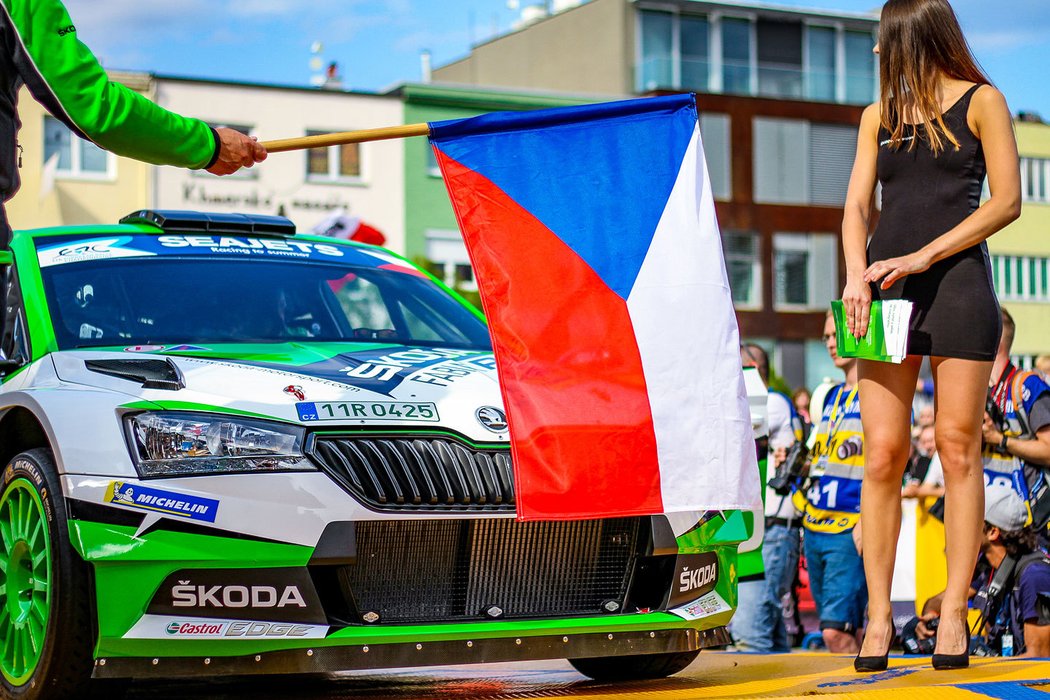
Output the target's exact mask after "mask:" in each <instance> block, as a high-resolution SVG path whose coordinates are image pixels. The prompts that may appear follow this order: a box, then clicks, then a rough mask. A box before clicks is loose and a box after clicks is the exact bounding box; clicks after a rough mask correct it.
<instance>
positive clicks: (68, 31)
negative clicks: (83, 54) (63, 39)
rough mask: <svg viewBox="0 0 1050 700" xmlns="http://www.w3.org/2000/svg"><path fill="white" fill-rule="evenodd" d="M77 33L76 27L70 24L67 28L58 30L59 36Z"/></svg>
mask: <svg viewBox="0 0 1050 700" xmlns="http://www.w3.org/2000/svg"><path fill="white" fill-rule="evenodd" d="M76 31H77V28H76V25H73V24H70V25H68V26H65V27H59V28H58V35H59V36H65V35H66V34H73V33H75V32H76Z"/></svg>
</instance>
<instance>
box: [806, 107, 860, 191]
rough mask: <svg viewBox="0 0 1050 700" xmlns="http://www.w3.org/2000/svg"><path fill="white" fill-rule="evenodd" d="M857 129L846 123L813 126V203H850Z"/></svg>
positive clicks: (810, 171)
mask: <svg viewBox="0 0 1050 700" xmlns="http://www.w3.org/2000/svg"><path fill="white" fill-rule="evenodd" d="M856 154H857V128H856V127H853V126H847V125H845V124H819V123H812V124H810V125H809V178H808V180H809V203H810V204H825V205H828V206H842V205H843V204H845V203H846V189H847V187H848V186H849V176H850V171H851V170H852V169H853V159H854V158H855V157H856Z"/></svg>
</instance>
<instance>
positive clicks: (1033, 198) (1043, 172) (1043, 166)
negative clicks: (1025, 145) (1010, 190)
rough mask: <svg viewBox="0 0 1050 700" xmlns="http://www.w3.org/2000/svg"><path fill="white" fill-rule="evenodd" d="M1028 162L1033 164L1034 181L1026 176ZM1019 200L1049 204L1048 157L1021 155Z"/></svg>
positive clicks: (1049, 161)
mask: <svg viewBox="0 0 1050 700" xmlns="http://www.w3.org/2000/svg"><path fill="white" fill-rule="evenodd" d="M1029 163H1032V164H1033V167H1032V170H1033V172H1034V174H1035V181H1034V182H1031V181H1030V180H1031V178H1029V177H1028V170H1029ZM1029 186H1032V192H1031V194H1029V191H1028V190H1029ZM1040 189H1041V190H1042V194H1041V195H1040V193H1039V190H1040ZM1021 201H1024V202H1033V203H1037V204H1050V158H1040V157H1036V156H1021Z"/></svg>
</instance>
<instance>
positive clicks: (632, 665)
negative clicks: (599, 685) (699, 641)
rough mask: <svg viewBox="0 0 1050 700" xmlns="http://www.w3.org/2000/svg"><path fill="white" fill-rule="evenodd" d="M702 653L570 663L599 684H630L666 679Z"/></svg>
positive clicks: (626, 657) (619, 657)
mask: <svg viewBox="0 0 1050 700" xmlns="http://www.w3.org/2000/svg"><path fill="white" fill-rule="evenodd" d="M699 654H700V650H699V649H697V650H695V651H678V652H669V653H666V654H639V655H635V656H599V657H594V658H587V659H569V663H570V664H572V667H573V668H575V669H576V670H577V671H579V672H580V673H582V674H583V675H585V676H588V677H589V678H593V679H594V680H596V681H631V680H645V679H648V678H665V677H667V676H670V675H672V674H675V673H678V672H679V671H681V670H682V669H684V668H685V667H686V666H688V665H689V664H691V663H693V661H695V660H696V657H697V656H699Z"/></svg>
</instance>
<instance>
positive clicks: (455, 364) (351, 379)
mask: <svg viewBox="0 0 1050 700" xmlns="http://www.w3.org/2000/svg"><path fill="white" fill-rule="evenodd" d="M226 364H228V365H231V366H236V365H248V366H250V367H254V368H256V369H259V370H269V371H274V372H284V373H287V374H292V375H297V376H299V377H302V376H307V377H310V378H311V379H316V380H320V381H328V382H338V383H340V384H341V385H342V386H344V387H345V386H347V385H349V386H352V387H354V388H355V389H367V390H369V391H374V392H376V393H379V394H386V395H388V396H389V395H391V394H392V392H393V391H394V390H395V389H397V388H398V387H400V386H402V384H405V383H408V382H416V383H420V384H430V385H433V386H439V387H447V386H450V385H451V384H452V383H454V382H456V381H457V380H459V379H462V378H464V377H468V376H473V375H475V374H487V373H491V372H493V371H494V370H495V369H496V360H495V358H494V357H493V355H492V353H491V352H485V351H481V350H453V349H449V348H412V347H410V348H405V349H398V350H395V351H393V352H391V351H390V349H389V348H388V349H383V350H362V351H360V352H354V353H343V354H340V355H336V356H334V357H331V358H329V359H327V360H323V361H321V362H313V363H310V364H306V365H296V366H289V365H279V364H275V363H270V362H244V361H239V360H226ZM304 420H305V419H304Z"/></svg>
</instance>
